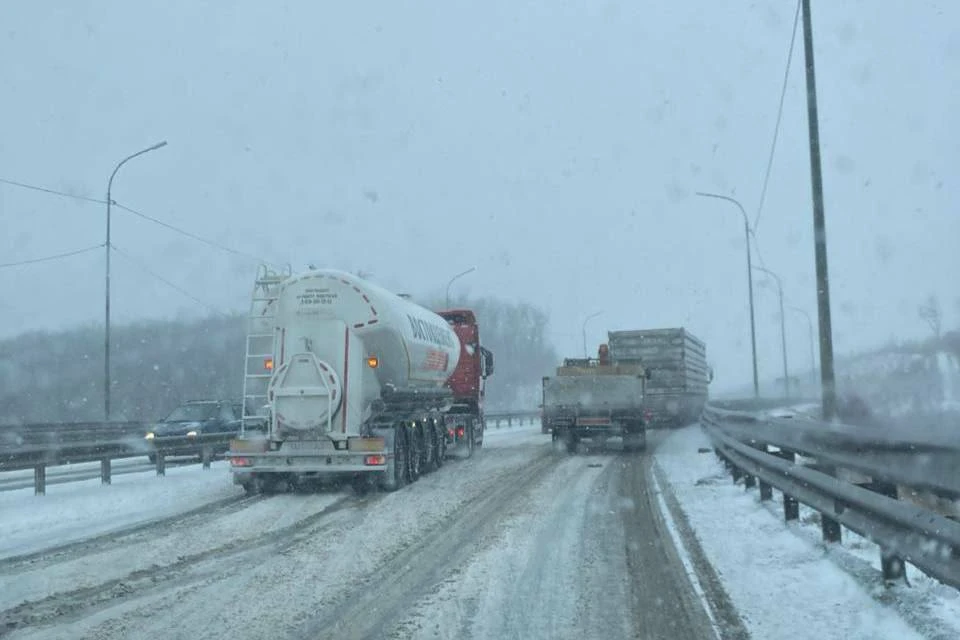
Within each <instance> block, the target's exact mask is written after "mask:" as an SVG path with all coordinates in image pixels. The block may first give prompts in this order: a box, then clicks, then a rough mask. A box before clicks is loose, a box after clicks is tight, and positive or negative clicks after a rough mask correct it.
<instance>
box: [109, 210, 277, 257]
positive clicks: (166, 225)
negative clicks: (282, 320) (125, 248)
mask: <svg viewBox="0 0 960 640" xmlns="http://www.w3.org/2000/svg"><path fill="white" fill-rule="evenodd" d="M113 206H115V207H116V208H118V209H123V210H124V211H126V212H128V213H132V214H133V215H135V216H138V217H140V218H143V219H144V220H149V221H150V222H152V223H154V224H158V225H160V226H161V227H164V228H166V229H170V230H171V231H175V232H176V233H179V234H181V235H184V236H186V237H188V238H191V239H193V240H196V241H197V242H202V243H203V244H206V245H209V246H211V247H214V248H215V249H220V250H221V251H226V252H227V253H232V254H233V255H236V256H240V257H242V258H246V259H248V260H253V261H256V262H266V263H268V264H270V262H269V261H268V260H264V259H263V258H260V257H258V256H255V255H252V254H249V253H245V252H243V251H238V250H237V249H232V248H230V247H228V246H226V245H223V244H220V243H219V242H215V241H213V240H208V239H207V238H203V237H201V236H198V235H196V234H195V233H190V232H189V231H186V230H184V229H181V228H179V227H175V226H173V225H172V224H169V223H167V222H163V221H162V220H158V219H156V218H154V217H152V216H148V215H147V214H145V213H142V212H140V211H137V210H136V209H131V208H130V207H128V206H126V205H124V204H120V203H119V202H117V201H116V200H114V201H113Z"/></svg>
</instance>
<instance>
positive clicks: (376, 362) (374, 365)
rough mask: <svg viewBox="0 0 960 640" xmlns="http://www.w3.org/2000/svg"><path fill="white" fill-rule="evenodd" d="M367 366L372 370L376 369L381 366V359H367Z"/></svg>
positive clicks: (375, 357) (371, 357)
mask: <svg viewBox="0 0 960 640" xmlns="http://www.w3.org/2000/svg"><path fill="white" fill-rule="evenodd" d="M367 366H368V367H370V368H371V369H376V368H377V367H379V366H380V358H378V357H377V356H369V357H368V358H367Z"/></svg>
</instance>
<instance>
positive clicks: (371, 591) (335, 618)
mask: <svg viewBox="0 0 960 640" xmlns="http://www.w3.org/2000/svg"><path fill="white" fill-rule="evenodd" d="M556 463H557V461H556V458H555V457H554V456H552V455H546V456H543V457H539V458H537V459H535V460H534V461H532V462H531V463H530V464H529V465H528V466H527V467H525V468H523V469H521V470H519V471H517V472H516V474H515V475H513V476H512V477H511V478H510V482H509V483H507V484H502V485H499V486H497V488H496V491H487V492H484V493H483V494H482V495H481V496H480V497H479V498H477V499H476V500H473V501H470V502H465V503H464V504H463V505H462V506H461V507H460V508H459V509H457V510H456V511H455V512H453V513H452V514H450V515H449V516H448V517H446V518H444V519H443V520H442V521H440V522H438V523H437V524H435V525H434V526H433V527H431V529H430V531H429V532H427V533H425V534H424V535H422V536H420V538H419V540H418V541H417V542H416V543H414V544H412V545H410V546H408V547H406V548H405V549H403V550H402V551H400V552H399V553H398V554H396V555H394V556H393V557H392V558H389V559H384V561H383V562H382V563H381V564H380V571H379V575H380V576H390V579H387V580H384V579H380V580H378V581H377V582H375V583H367V584H360V585H356V586H355V587H354V588H353V590H352V593H350V594H348V595H347V596H346V597H345V598H344V601H345V602H347V603H348V604H346V605H345V606H343V607H341V608H338V609H336V610H335V611H333V612H331V613H330V614H328V615H325V616H322V617H320V618H316V619H314V620H311V621H309V622H307V623H306V624H304V625H302V627H301V628H300V629H299V630H298V631H297V632H296V633H295V634H294V635H295V637H297V638H317V639H321V638H333V639H337V640H341V639H343V638H373V637H384V636H385V635H386V633H387V632H389V630H390V628H391V627H392V626H393V625H394V624H395V623H396V622H397V620H399V619H401V618H402V617H404V614H405V613H406V612H407V611H408V610H409V609H410V607H411V606H412V605H413V603H414V602H415V601H416V600H417V599H418V598H419V597H421V596H423V595H426V593H427V592H428V591H429V590H430V589H431V588H433V587H434V586H435V585H437V584H438V583H440V582H441V581H442V580H443V579H444V577H446V575H447V574H448V573H449V571H450V570H451V569H452V568H453V567H455V566H456V565H459V564H461V563H464V562H466V561H467V560H468V559H469V557H470V556H471V555H473V553H475V552H476V548H477V547H478V545H480V544H481V540H482V539H483V537H484V535H483V534H484V533H485V532H487V531H489V530H491V529H492V528H493V527H495V526H496V524H497V522H498V521H499V519H500V518H499V517H498V516H502V514H503V513H504V512H505V511H507V510H508V509H509V508H510V506H511V505H512V504H514V503H515V502H517V501H518V500H519V499H520V498H521V497H523V496H524V495H525V494H526V493H527V492H528V491H529V490H530V488H531V487H532V486H533V485H535V484H536V483H538V482H539V481H540V480H541V479H542V478H543V476H544V475H546V474H547V473H548V472H549V471H550V470H551V469H553V468H554V467H555V466H556Z"/></svg>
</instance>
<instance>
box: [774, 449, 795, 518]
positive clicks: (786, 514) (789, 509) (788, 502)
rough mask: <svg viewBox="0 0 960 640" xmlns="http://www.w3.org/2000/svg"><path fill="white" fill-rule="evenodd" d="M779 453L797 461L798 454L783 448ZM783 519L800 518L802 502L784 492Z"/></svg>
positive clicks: (788, 459)
mask: <svg viewBox="0 0 960 640" xmlns="http://www.w3.org/2000/svg"><path fill="white" fill-rule="evenodd" d="M777 455H778V456H779V457H781V458H783V459H784V460H786V461H788V462H796V460H797V454H795V453H794V452H793V451H785V450H783V449H781V450H780V451H778V452H777ZM783 519H784V521H785V522H790V521H791V520H799V519H800V503H799V502H797V499H796V498H794V497H793V496H790V495H787V494H786V493H785V494H783Z"/></svg>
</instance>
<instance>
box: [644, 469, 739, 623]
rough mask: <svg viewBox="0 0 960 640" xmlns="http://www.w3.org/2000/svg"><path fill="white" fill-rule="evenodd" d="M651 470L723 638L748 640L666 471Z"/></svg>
mask: <svg viewBox="0 0 960 640" xmlns="http://www.w3.org/2000/svg"><path fill="white" fill-rule="evenodd" d="M648 473H649V477H650V478H651V479H655V484H656V485H657V486H658V487H659V489H660V496H661V497H662V498H663V501H664V504H665V505H666V507H667V510H668V511H669V516H670V517H671V518H672V520H673V522H674V523H675V525H676V529H677V533H679V535H680V540H679V541H678V542H679V543H680V544H682V545H683V546H684V548H685V549H686V551H687V553H688V555H689V558H690V561H691V563H692V564H693V568H694V570H695V571H696V574H697V579H698V581H699V583H700V586H701V587H702V589H703V592H704V593H703V595H704V599H705V600H706V604H707V606H709V607H710V611H711V613H712V614H713V619H714V620H715V621H716V623H717V626H718V627H719V632H720V636H721V638H722V640H749V638H750V632H749V631H748V630H747V627H746V625H745V624H744V623H743V620H741V618H740V613H739V612H738V611H737V608H736V607H735V606H734V604H733V601H732V600H731V599H730V595H729V594H728V593H727V591H726V589H725V588H724V587H723V581H722V580H721V579H720V576H719V575H718V574H717V572H716V570H715V569H714V568H713V565H712V564H710V561H709V560H708V559H707V555H706V553H705V552H704V551H703V547H701V546H700V541H699V540H698V539H697V535H696V533H695V532H694V530H693V527H691V526H690V522H689V521H688V520H687V515H686V514H685V513H684V512H683V509H682V508H681V506H680V501H679V500H678V499H677V496H676V495H675V494H674V493H673V489H671V487H670V483H669V481H668V480H667V477H666V474H664V473H663V470H662V469H661V468H660V466H659V465H657V464H656V463H653V464H651V465H650V467H649V469H648Z"/></svg>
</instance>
